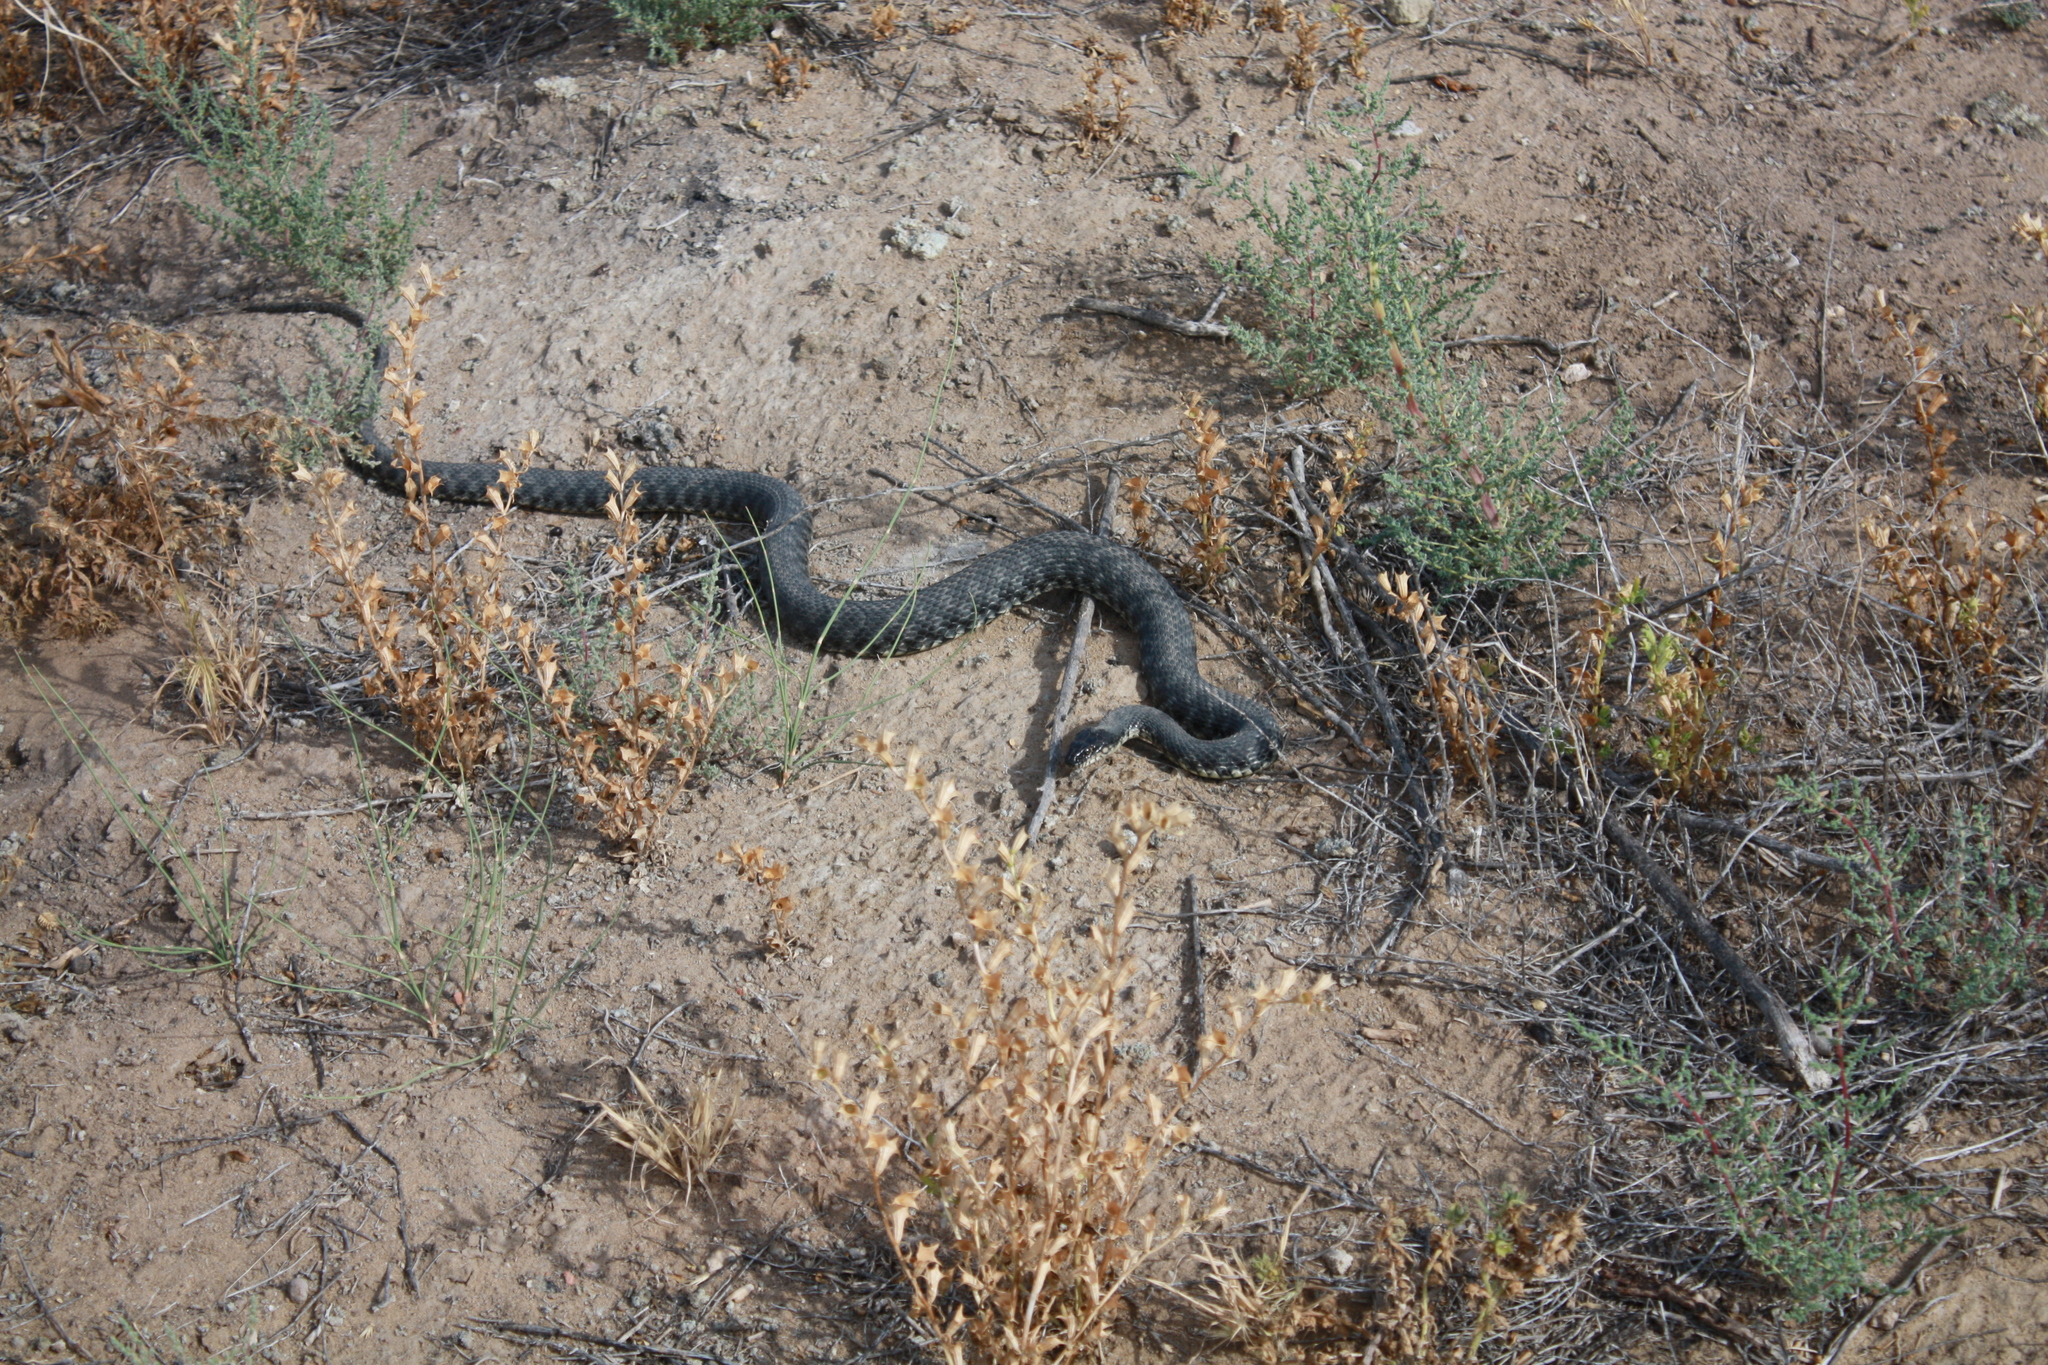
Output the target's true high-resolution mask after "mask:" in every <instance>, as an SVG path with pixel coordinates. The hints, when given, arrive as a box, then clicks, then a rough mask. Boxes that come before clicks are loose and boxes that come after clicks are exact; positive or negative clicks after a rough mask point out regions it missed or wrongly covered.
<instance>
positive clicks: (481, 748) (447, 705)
mask: <svg viewBox="0 0 2048 1365" xmlns="http://www.w3.org/2000/svg"><path fill="white" fill-rule="evenodd" d="M420 279H421V284H420V286H419V287H417V288H415V287H413V286H407V287H406V288H404V289H402V290H401V291H400V294H401V296H402V297H403V298H404V299H405V301H406V304H407V307H408V312H407V316H406V320H405V321H404V322H403V323H394V324H392V325H391V327H390V329H389V331H390V335H391V339H392V341H393V342H394V343H395V345H396V349H397V359H396V360H395V361H393V362H392V364H391V365H390V366H389V367H387V368H386V369H385V371H384V376H383V381H384V383H386V384H387V385H389V386H391V388H392V390H393V392H394V393H395V394H396V396H397V406H396V407H395V408H393V410H392V411H391V413H390V417H391V421H392V425H393V426H394V427H395V429H396V430H397V433H398V440H397V443H396V445H395V447H394V449H395V450H396V453H397V457H398V460H399V462H400V464H402V465H403V466H404V468H405V470H406V480H405V517H406V520H408V521H410V522H411V523H412V548H413V551H414V553H415V554H417V555H418V556H419V560H418V562H416V563H414V564H413V565H412V566H411V567H410V568H408V569H407V571H406V581H407V585H408V586H409V587H410V588H411V594H410V595H409V596H404V597H400V596H397V595H394V594H393V593H391V592H389V591H387V590H386V588H385V584H384V580H383V578H382V576H381V575H379V574H377V573H376V572H375V571H373V570H370V569H368V568H367V567H366V565H365V561H366V559H367V556H368V554H369V550H370V546H369V542H368V541H367V540H363V539H360V538H356V537H354V536H353V535H352V533H351V531H350V529H349V523H350V522H351V521H352V520H353V519H354V517H355V515H356V505H355V503H354V502H353V501H348V500H345V499H340V498H339V497H338V494H339V492H340V489H341V486H342V484H343V483H344V482H345V481H346V480H347V477H348V476H347V475H346V474H345V473H344V472H343V471H341V470H339V469H327V470H323V471H321V472H320V473H319V474H317V475H314V476H312V479H313V487H314V498H315V502H316V503H317V505H318V509H319V510H318V514H317V519H318V522H319V529H318V530H317V531H315V533H314V535H313V540H312V548H313V553H314V554H315V555H317V556H318V557H319V558H321V559H322V560H325V561H326V563H327V565H328V566H329V567H330V568H332V569H333V570H334V572H335V575H336V577H337V578H339V579H340V581H341V586H340V590H339V593H338V598H337V600H338V602H339V605H340V606H341V609H342V610H343V612H344V613H346V614H347V615H348V616H350V617H352V618H353V619H354V620H355V623H356V625H357V626H358V627H359V628H360V631H361V634H360V636H359V643H360V645H361V647H362V648H363V650H364V651H365V652H367V653H368V654H369V656H370V659H371V666H370V672H369V673H368V674H367V675H366V676H365V677H364V679H363V688H364V691H365V692H367V693H368V694H369V695H370V696H372V697H382V698H387V699H389V701H390V702H391V704H392V705H393V706H394V707H395V708H396V709H397V711H398V714H399V719H400V721H401V722H402V724H403V725H404V726H405V729H406V731H407V732H408V734H409V735H410V737H411V743H412V745H413V747H414V749H415V750H416V751H417V752H418V754H419V756H420V759H421V761H422V762H424V763H426V764H427V765H428V766H429V767H431V768H434V769H436V770H437V771H440V772H442V773H445V774H447V775H448V776H449V777H450V778H452V779H454V780H457V781H461V780H464V779H466V778H468V776H469V775H470V774H471V773H473V772H475V771H476V770H477V769H478V768H479V767H481V766H483V765H484V764H485V763H487V762H489V761H490V759H491V758H492V756H494V755H495V754H496V753H497V752H498V750H499V748H500V747H501V746H502V745H503V744H504V742H505V733H506V731H505V718H504V710H503V707H502V705H501V697H500V693H499V670H500V667H501V664H502V662H503V658H504V655H505V653H506V651H507V648H508V646H509V645H510V643H511V640H512V635H513V632H514V630H515V628H516V627H517V625H518V620H517V617H516V615H515V613H514V612H513V610H512V607H511V604H510V603H509V602H508V601H507V599H506V594H505V587H504V578H505V569H506V565H507V564H508V563H509V561H508V560H507V558H506V555H505V551H504V549H503V536H504V533H505V529H506V527H507V526H509V525H510V524H511V510H512V498H513V496H514V494H515V493H516V492H517V490H518V487H519V472H520V470H521V469H522V468H524V466H525V462H526V461H528V460H530V459H531V457H532V455H533V451H534V448H535V447H534V438H533V437H532V436H531V435H529V436H528V437H527V439H526V441H525V443H524V444H523V445H522V446H521V447H520V450H519V452H518V454H517V455H516V456H512V457H509V458H508V460H507V463H506V465H505V468H504V469H503V470H501V471H500V473H499V475H498V482H497V484H496V485H494V486H493V487H492V488H491V490H490V500H491V509H492V515H491V518H490V520H489V522H488V523H487V524H486V526H485V529H484V530H483V531H481V532H479V533H478V534H477V536H476V537H475V544H476V546H477V548H478V550H479V552H480V553H479V554H477V555H476V556H475V557H474V558H472V557H471V556H470V555H469V554H468V553H467V552H466V551H467V547H466V546H463V545H462V544H460V543H459V541H458V538H457V536H456V533H455V528H454V527H453V526H451V525H450V524H448V523H447V522H445V521H437V520H436V519H435V517H434V515H433V511H432V508H431V505H430V503H429V501H428V499H429V498H431V497H432V495H433V491H434V488H435V484H434V482H433V481H432V480H429V479H428V478H427V477H426V475H425V472H424V466H423V464H422V455H421V450H422V448H423V440H424V434H425V433H424V429H423V427H422V425H421V423H420V420H419V413H420V408H421V406H422V404H423V403H424V402H425V401H426V392H425V390H424V389H422V388H421V387H420V385H419V382H418V380H417V378H416V377H415V370H414V361H413V355H414V351H415V349H416V347H417V346H418V343H419V334H420V329H421V328H422V327H423V326H425V324H426V321H427V308H426V305H427V304H428V303H429V302H431V301H432V300H434V299H436V298H439V297H441V295H442V293H443V281H442V280H437V279H436V278H434V276H433V274H432V273H431V272H430V271H429V270H428V268H427V267H426V266H421V267H420Z"/></svg>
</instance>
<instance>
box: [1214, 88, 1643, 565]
mask: <svg viewBox="0 0 2048 1365" xmlns="http://www.w3.org/2000/svg"><path fill="white" fill-rule="evenodd" d="M1356 109H1357V113H1356V116H1355V117H1356V119H1357V120H1358V122H1357V124H1346V123H1343V122H1339V123H1338V124H1337V127H1338V128H1339V130H1340V131H1343V132H1344V133H1346V134H1347V135H1350V134H1352V133H1353V132H1354V130H1355V129H1356V128H1359V127H1362V128H1363V129H1364V130H1365V132H1366V133H1368V134H1369V137H1367V136H1353V138H1352V142H1351V148H1352V151H1353V152H1354V153H1355V155H1354V156H1353V157H1351V158H1347V159H1346V160H1345V161H1344V162H1343V163H1342V164H1341V165H1339V166H1336V167H1325V166H1311V167H1310V168H1309V169H1308V172H1307V174H1306V176H1305V178H1304V179H1303V180H1301V181H1298V182H1296V183H1294V184H1292V185H1289V186H1288V187H1287V190H1286V193H1285V195H1284V196H1282V197H1279V198H1276V197H1275V196H1274V195H1273V194H1272V193H1271V192H1270V191H1268V190H1265V189H1261V188H1257V187H1255V186H1254V185H1253V183H1252V182H1251V180H1250V179H1249V178H1246V179H1239V180H1236V181H1232V182H1229V183H1227V184H1226V183H1223V182H1221V181H1220V180H1218V179H1216V178H1214V177H1211V178H1210V179H1209V180H1208V181H1207V182H1206V183H1207V184H1209V185H1210V186H1211V187H1214V188H1219V189H1220V190H1221V192H1222V194H1223V196H1224V197H1225V199H1227V200H1231V201H1235V202H1238V203H1241V204H1243V205H1244V206H1245V216H1244V218H1243V220H1242V224H1241V225H1242V226H1243V227H1244V228H1245V229H1247V231H1246V234H1245V236H1244V238H1243V239H1242V240H1241V241H1240V242H1239V243H1238V246H1237V251H1236V253H1235V255H1233V256H1230V257H1227V258H1218V259H1214V260H1212V261H1211V262H1210V264H1211V265H1212V267H1214V268H1215V269H1216V271H1217V272H1218V273H1219V274H1221V275H1222V276H1223V278H1224V279H1225V280H1226V281H1228V282H1229V283H1230V284H1232V285H1233V286H1235V287H1237V288H1238V289H1239V290H1240V291H1241V292H1243V293H1245V294H1249V295H1250V296H1251V297H1252V298H1254V299H1256V300H1257V302H1258V305H1259V308H1258V314H1259V318H1258V320H1259V322H1260V326H1258V327H1256V328H1254V327H1249V326H1245V325H1242V324H1239V323H1232V324H1231V332H1232V335H1233V336H1234V337H1235V338H1236V340H1237V342H1238V344H1239V345H1240V346H1241V347H1243V349H1244V352H1245V354H1246V355H1247V356H1249V357H1251V359H1252V360H1253V361H1255V362H1256V363H1258V364H1259V365H1261V366H1263V367H1264V368H1265V369H1266V370H1268V371H1270V372H1271V373H1272V375H1273V377H1274V378H1275V379H1276V380H1278V381H1279V382H1280V383H1281V384H1284V385H1286V386H1288V387H1290V388H1295V389H1315V390H1321V389H1338V388H1355V389H1357V390H1359V391H1360V392H1361V393H1362V396H1363V398H1364V400H1365V403H1366V405H1367V407H1368V408H1369V409H1370V410H1371V411H1372V413H1373V414H1374V415H1375V416H1376V418H1377V419H1378V423H1379V425H1380V426H1381V427H1382V428H1383V429H1384V431H1385V432H1386V433H1387V434H1388V435H1389V436H1391V437H1392V439H1393V442H1394V444H1395V446H1396V455H1397V458H1396V460H1395V463H1394V465H1393V467H1391V468H1390V469H1389V470H1388V471H1387V487H1388V491H1389V493H1390V494H1391V498H1390V501H1389V505H1388V508H1387V511H1386V514H1385V515H1384V517H1383V519H1382V526H1381V529H1380V532H1379V534H1378V536H1377V539H1379V540H1381V541H1383V542H1391V543H1392V544H1393V545H1394V546H1395V547H1396V548H1397V549H1398V550H1399V551H1400V553H1401V554H1402V555H1403V556H1405V557H1406V558H1407V559H1408V560H1409V561H1410V562H1411V563H1412V564H1413V565H1414V566H1415V567H1416V568H1417V569H1419V570H1421V571H1422V572H1423V574H1424V575H1425V577H1426V578H1427V579H1428V581H1429V583H1430V586H1431V587H1432V588H1433V589H1435V590H1436V591H1438V592H1443V593H1455V592H1462V591H1467V590H1470V589H1473V588H1477V587H1481V586H1484V585H1487V584H1491V583H1497V582H1501V581H1503V580H1510V579H1517V578H1557V577H1562V576H1564V575H1567V574H1570V573H1572V572H1573V571H1574V570H1576V569H1577V568H1578V567H1579V566H1580V565H1582V564H1583V563H1584V562H1585V560H1584V558H1583V557H1582V556H1578V555H1575V554H1573V553H1571V552H1570V551H1568V550H1567V549H1566V548H1565V547H1566V542H1567V541H1568V540H1569V538H1570V536H1571V533H1572V528H1573V525H1574V524H1575V522H1576V521H1577V520H1578V517H1579V515H1580V514H1581V512H1582V511H1583V510H1585V508H1586V506H1587V505H1588V504H1589V503H1590V504H1592V505H1594V506H1597V505H1598V503H1599V501H1600V499H1602V498H1603V497H1605V496H1606V494H1607V493H1609V492H1611V491H1612V490H1613V488H1614V487H1615V485H1616V484H1617V483H1618V482H1619V481H1620V478H1621V477H1622V475H1623V474H1624V473H1625V472H1626V469H1625V461H1624V460H1623V452H1624V450H1625V448H1626V446H1627V442H1628V437H1629V432H1630V427H1631V421H1630V414H1629V409H1628V407H1627V404H1626V403H1625V402H1624V403H1623V404H1621V405H1619V406H1618V407H1616V408H1615V409H1614V410H1613V414H1612V417H1611V418H1610V420H1609V421H1608V422H1607V424H1606V430H1605V431H1604V432H1603V433H1602V434H1601V436H1600V438H1599V440H1598V441H1596V442H1595V443H1594V444H1593V448H1592V449H1591V450H1589V451H1587V452H1585V453H1583V454H1582V455H1580V456H1579V457H1578V459H1577V460H1576V461H1574V460H1572V459H1570V458H1569V456H1570V454H1571V446H1572V442H1573V438H1574V437H1575V436H1577V435H1578V433H1579V432H1580V431H1581V429H1582V428H1583V427H1584V426H1585V425H1586V423H1585V422H1584V421H1576V422H1575V421H1572V420H1569V419H1568V418H1567V417H1566V416H1565V415H1564V412H1563V409H1562V404H1561V402H1560V401H1559V400H1558V399H1556V398H1555V397H1554V396H1553V397H1550V398H1533V397H1532V398H1525V399H1523V400H1521V401H1519V402H1514V403H1509V404H1507V405H1505V406H1502V407H1499V408H1498V409H1496V408H1495V407H1494V406H1493V405H1491V404H1489V402H1488V400H1487V398H1486V395H1485V392H1484V389H1485V373H1484V370H1483V369H1482V367H1481V366H1480V365H1479V363H1478V362H1477V361H1476V360H1469V359H1467V360H1459V359H1455V358H1454V356H1453V354H1452V351H1451V349H1450V348H1449V347H1447V346H1446V345H1445V343H1446V341H1448V340H1449V339H1450V333H1451V331H1452V330H1453V329H1454V328H1456V327H1457V326H1458V325H1459V324H1461V323H1463V322H1464V321H1465V319H1466V318H1468V317H1469V316H1470V314H1471V304H1472V301H1473V300H1474V299H1475V298H1477V297H1478V295H1479V294H1480V293H1481V292H1482V291H1483V290H1484V288H1485V285H1484V283H1483V282H1478V281H1466V280H1461V279H1460V275H1461V272H1462V267H1463V266H1464V263H1465V249H1464V244H1463V241H1462V239H1458V238H1453V239H1452V240H1451V242H1450V243H1449V244H1448V245H1447V246H1445V247H1444V248H1443V249H1442V250H1441V251H1440V252H1438V253H1436V254H1435V256H1434V259H1430V258H1428V257H1427V256H1426V255H1425V252H1424V247H1423V242H1422V233H1423V230H1424V229H1425V228H1426V227H1427V226H1428V225H1429V224H1430V222H1431V221H1432V220H1433V219H1435V218H1436V216H1437V213H1438V210H1437V208H1436V206H1435V205H1434V204H1432V203H1431V202H1430V200H1429V199H1428V197H1427V196H1426V195H1424V194H1423V193H1422V192H1421V191H1420V189H1419V188H1418V187H1417V185H1416V184H1415V180H1416V177H1417V176H1419V175H1420V174H1421V173H1422V170H1423V160H1422V157H1421V154H1420V153H1419V152H1414V151H1408V152H1393V151H1389V150H1388V149H1386V148H1385V147H1384V146H1382V145H1381V143H1382V140H1383V139H1384V137H1385V136H1387V135H1388V133H1389V132H1390V130H1391V129H1392V128H1393V127H1395V126H1397V125H1398V122H1399V120H1395V119H1390V118H1389V117H1388V116H1387V112H1386V102H1385V98H1384V96H1383V95H1382V94H1381V93H1379V92H1375V91H1364V92H1362V93H1361V94H1360V95H1359V97H1358V99H1357V101H1356ZM1566 484H1570V485H1572V486H1573V491H1574V493H1575V494H1576V496H1567V494H1565V493H1564V492H1561V491H1559V490H1560V488H1561V487H1562V486H1564V485H1566Z"/></svg>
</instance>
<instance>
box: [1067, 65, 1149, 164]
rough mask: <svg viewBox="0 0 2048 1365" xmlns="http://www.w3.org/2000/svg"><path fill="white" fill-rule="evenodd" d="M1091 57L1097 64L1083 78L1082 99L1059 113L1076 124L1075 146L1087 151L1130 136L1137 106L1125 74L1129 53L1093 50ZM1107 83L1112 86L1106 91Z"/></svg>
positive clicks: (1090, 67)
mask: <svg viewBox="0 0 2048 1365" xmlns="http://www.w3.org/2000/svg"><path fill="white" fill-rule="evenodd" d="M1089 55H1090V56H1092V57H1093V58H1094V62H1093V64H1092V65H1090V66H1089V68H1088V71H1087V74H1086V75H1084V76H1083V77H1082V78H1081V84H1082V87H1083V90H1082V94H1081V98H1080V99H1078V100H1076V101H1074V102H1073V103H1072V104H1070V105H1068V106H1067V107H1066V108H1064V109H1062V110H1060V117H1061V118H1063V119H1065V120H1067V122H1069V123H1071V124H1073V125H1074V145H1075V146H1076V147H1079V148H1080V149H1081V150H1082V151H1084V152H1085V151H1090V150H1092V149H1093V148H1094V147H1095V146H1096V145H1097V144H1098V143H1103V142H1114V141H1116V140H1117V139H1118V138H1120V137H1122V136H1123V135H1124V134H1125V133H1128V132H1129V131H1130V130H1131V109H1132V108H1133V107H1134V105H1135V104H1136V101H1134V100H1133V99H1132V98H1131V95H1130V87H1131V83H1130V81H1129V80H1128V79H1127V78H1126V77H1125V76H1124V71H1123V63H1124V62H1125V61H1127V60H1129V56H1130V54H1129V53H1125V52H1102V51H1091V52H1090V54H1089ZM1105 80H1107V82H1108V85H1109V89H1108V90H1107V92H1105V91H1104V90H1103V88H1102V87H1103V83H1104V81H1105Z"/></svg>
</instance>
